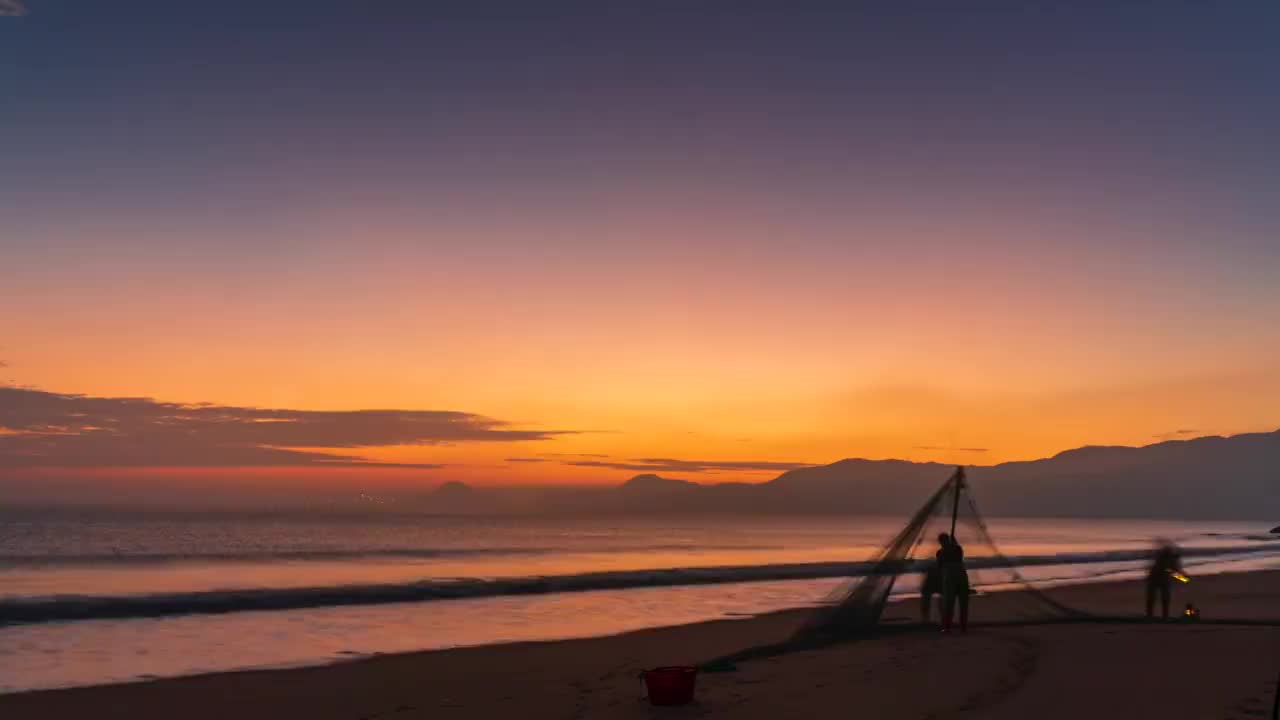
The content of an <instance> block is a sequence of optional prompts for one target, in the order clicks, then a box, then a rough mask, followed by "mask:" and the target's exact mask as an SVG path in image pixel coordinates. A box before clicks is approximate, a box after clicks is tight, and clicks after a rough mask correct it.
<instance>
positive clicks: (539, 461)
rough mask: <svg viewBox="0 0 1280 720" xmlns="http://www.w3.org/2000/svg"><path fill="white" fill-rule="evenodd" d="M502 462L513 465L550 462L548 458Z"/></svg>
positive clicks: (511, 459) (512, 459)
mask: <svg viewBox="0 0 1280 720" xmlns="http://www.w3.org/2000/svg"><path fill="white" fill-rule="evenodd" d="M503 462H513V463H544V462H551V460H549V459H548V458H506V459H505V460H503Z"/></svg>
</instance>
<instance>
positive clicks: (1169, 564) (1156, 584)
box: [1147, 541, 1182, 620]
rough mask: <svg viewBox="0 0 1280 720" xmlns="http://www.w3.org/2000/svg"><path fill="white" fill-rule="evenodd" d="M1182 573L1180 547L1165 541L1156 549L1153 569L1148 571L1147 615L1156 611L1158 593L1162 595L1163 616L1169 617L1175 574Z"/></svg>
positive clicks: (1161, 608)
mask: <svg viewBox="0 0 1280 720" xmlns="http://www.w3.org/2000/svg"><path fill="white" fill-rule="evenodd" d="M1180 575H1182V561H1181V558H1180V556H1179V553H1178V547H1177V546H1176V545H1174V544H1173V543H1171V542H1168V541H1164V542H1162V543H1161V544H1160V548H1159V549H1157V550H1156V554H1155V557H1154V558H1153V559H1152V561H1151V571H1150V572H1148V573H1147V617H1152V615H1153V613H1154V611H1155V604H1156V595H1157V594H1158V595H1159V596H1160V611H1161V617H1163V618H1164V619H1165V620H1168V619H1169V595H1170V594H1171V593H1172V591H1173V580H1174V577H1175V576H1180Z"/></svg>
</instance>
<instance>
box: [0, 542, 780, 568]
mask: <svg viewBox="0 0 1280 720" xmlns="http://www.w3.org/2000/svg"><path fill="white" fill-rule="evenodd" d="M780 549H782V548H781V547H779V546H769V545H693V544H683V545H682V544H673V543H667V544H657V545H641V546H626V547H619V548H606V549H603V550H591V551H589V552H590V553H592V554H601V553H606V554H607V553H611V552H616V553H634V552H699V551H703V552H707V551H720V550H740V551H767V550H780ZM580 552H588V551H583V550H580V549H576V548H570V547H498V548H493V547H491V548H365V549H334V550H317V549H306V550H254V551H252V552H171V553H135V552H115V551H112V552H93V553H68V554H65V555H50V554H48V553H30V554H23V553H0V565H19V566H28V567H31V566H38V567H50V566H74V565H86V566H103V565H122V566H127V565H163V564H170V563H179V562H196V563H204V562H208V563H227V562H246V563H268V562H282V561H283V562H290V561H298V562H314V561H326V560H330V561H332V560H368V559H379V558H386V559H400V560H406V559H418V560H432V559H440V558H451V557H459V558H465V557H485V556H492V557H502V556H513V557H518V556H522V555H552V554H572V553H580Z"/></svg>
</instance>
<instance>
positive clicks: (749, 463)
mask: <svg viewBox="0 0 1280 720" xmlns="http://www.w3.org/2000/svg"><path fill="white" fill-rule="evenodd" d="M565 464H566V465H574V466H576V467H598V468H609V469H612V470H634V471H637V472H683V473H701V472H724V471H738V472H770V471H773V472H776V471H784V470H795V469H797V468H803V467H812V464H811V463H794V462H773V461H767V460H676V459H674V458H631V459H628V460H622V461H605V460H570V461H566V462H565Z"/></svg>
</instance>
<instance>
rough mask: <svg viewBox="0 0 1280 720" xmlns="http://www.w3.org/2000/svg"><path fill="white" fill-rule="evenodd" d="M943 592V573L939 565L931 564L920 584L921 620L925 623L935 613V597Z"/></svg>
mask: <svg viewBox="0 0 1280 720" xmlns="http://www.w3.org/2000/svg"><path fill="white" fill-rule="evenodd" d="M940 590H942V572H941V570H939V568H938V563H937V561H936V560H935V561H934V562H931V563H929V567H927V568H925V571H924V579H923V580H922V581H921V583H920V618H921V620H922V621H924V622H926V623H927V622H929V617H930V615H932V613H933V596H934V595H937V594H938V592H939V591H940Z"/></svg>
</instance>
